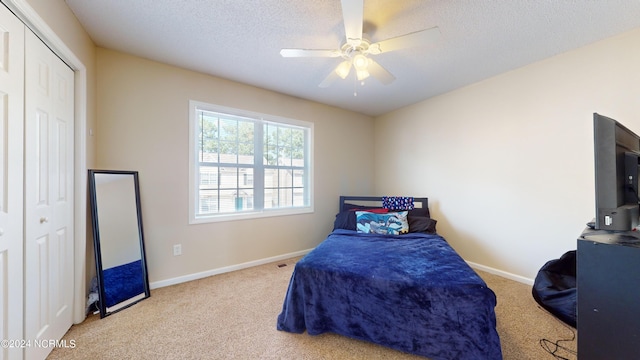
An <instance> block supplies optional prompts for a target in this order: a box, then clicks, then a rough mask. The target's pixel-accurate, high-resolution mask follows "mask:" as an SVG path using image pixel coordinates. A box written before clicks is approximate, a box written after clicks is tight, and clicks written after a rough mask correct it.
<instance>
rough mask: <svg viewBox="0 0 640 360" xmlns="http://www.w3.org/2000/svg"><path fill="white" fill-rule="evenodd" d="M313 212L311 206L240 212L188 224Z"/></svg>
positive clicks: (205, 217) (196, 220)
mask: <svg viewBox="0 0 640 360" xmlns="http://www.w3.org/2000/svg"><path fill="white" fill-rule="evenodd" d="M313 212H314V210H313V207H312V206H307V207H298V208H288V209H273V210H271V209H270V210H262V211H248V212H242V213H231V214H221V215H211V216H198V217H196V218H195V219H194V218H190V219H189V224H190V225H196V224H208V223H216V222H224V221H235V220H250V219H260V218H266V217H274V216H290V215H301V214H310V213H313Z"/></svg>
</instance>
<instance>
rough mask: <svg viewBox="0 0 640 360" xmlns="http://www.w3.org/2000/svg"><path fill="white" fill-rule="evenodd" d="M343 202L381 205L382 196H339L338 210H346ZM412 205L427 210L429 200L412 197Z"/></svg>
mask: <svg viewBox="0 0 640 360" xmlns="http://www.w3.org/2000/svg"><path fill="white" fill-rule="evenodd" d="M345 204H353V205H361V206H382V196H340V207H339V208H338V209H340V211H345V210H348V207H347V206H345ZM413 206H414V207H415V208H416V209H426V211H427V212H428V209H429V201H428V199H427V198H426V197H414V198H413Z"/></svg>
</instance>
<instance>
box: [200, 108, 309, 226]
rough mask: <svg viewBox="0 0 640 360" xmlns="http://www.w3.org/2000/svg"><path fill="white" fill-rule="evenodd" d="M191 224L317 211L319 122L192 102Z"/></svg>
mask: <svg viewBox="0 0 640 360" xmlns="http://www.w3.org/2000/svg"><path fill="white" fill-rule="evenodd" d="M189 118H190V140H189V141H190V151H189V156H190V164H191V165H190V171H189V183H190V186H189V195H190V200H189V202H190V204H189V205H190V206H189V207H190V211H189V221H190V223H200V222H209V221H220V220H231V219H246V218H252V217H263V216H275V215H289V214H295V213H305V212H311V211H313V206H312V204H313V199H312V194H313V192H312V189H311V179H312V178H313V177H312V171H311V169H312V151H311V150H312V146H311V145H312V144H311V143H312V139H313V124H311V123H308V122H303V121H299V120H292V119H284V118H280V117H276V116H270V115H264V114H257V113H251V112H247V111H243V110H238V109H232V108H226V107H221V106H217V105H211V104H205V103H201V102H197V101H190V102H189Z"/></svg>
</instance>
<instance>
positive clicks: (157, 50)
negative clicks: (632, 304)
mask: <svg viewBox="0 0 640 360" xmlns="http://www.w3.org/2000/svg"><path fill="white" fill-rule="evenodd" d="M65 2H66V3H67V4H68V6H69V7H70V8H71V10H72V11H73V12H74V13H75V15H76V16H77V18H78V19H79V21H80V22H81V23H82V25H83V26H84V27H85V29H86V30H87V32H88V33H89V35H90V36H91V38H92V39H93V40H94V41H95V43H96V44H97V45H98V46H101V47H104V48H108V49H114V50H118V51H122V52H125V53H129V54H133V55H136V56H140V57H143V58H146V59H151V60H156V61H159V62H163V63H167V64H171V65H175V66H179V67H182V68H186V69H192V70H195V71H199V72H202V73H206V74H211V75H214V76H218V77H222V78H226V79H230V80H234V81H238V82H241V83H246V84H250V85H254V86H257V87H261V88H265V89H269V90H273V91H277V92H280V93H284V94H288V95H292V96H296V97H300V98H304V99H309V100H314V101H318V102H321V103H325V104H329V105H333V106H337V107H341V108H345V109H350V110H353V111H357V112H361V113H364V114H368V115H372V116H376V115H380V114H383V113H386V112H389V111H392V110H395V109H397V108H400V107H403V106H406V105H409V104H412V103H416V102H418V101H421V100H424V99H426V98H429V97H432V96H436V95H439V94H442V93H445V92H448V91H451V90H453V89H456V88H459V87H462V86H465V85H468V84H471V83H474V82H477V81H480V80H482V79H486V78H488V77H491V76H494V75H497V74H500V73H503V72H505V71H509V70H512V69H515V68H518V67H521V66H524V65H527V64H530V63H533V62H536V61H538V60H541V59H544V58H547V57H550V56H553V55H556V54H559V53H562V52H565V51H569V50H572V49H575V48H578V47H581V46H584V45H587V44H589V43H593V42H595V41H598V40H601V39H605V38H608V37H611V36H614V35H617V34H620V33H622V32H626V31H629V30H631V29H634V28H637V27H640V1H639V0H403V1H398V0H364V32H365V33H366V34H367V35H368V36H369V38H370V39H371V40H372V41H373V42H376V41H380V40H384V39H387V38H391V37H395V36H399V35H404V34H406V33H410V32H414V31H418V30H422V29H426V28H431V27H434V26H438V27H439V29H440V32H441V34H442V36H441V39H440V40H439V41H437V42H435V43H432V44H426V45H425V46H421V47H417V48H411V49H404V50H398V51H394V52H389V53H383V54H379V55H375V60H376V61H377V62H378V63H379V64H381V65H382V66H384V67H385V68H386V69H387V70H388V71H389V72H391V73H392V74H393V75H394V76H395V77H396V80H395V81H394V82H392V83H391V84H389V85H382V84H381V83H380V82H378V81H377V80H375V79H371V78H370V79H367V80H365V82H364V85H361V84H360V83H359V82H356V80H355V75H354V74H353V72H352V73H351V75H350V77H347V78H346V79H345V80H341V79H338V81H336V82H334V83H333V84H331V86H329V87H327V88H320V87H318V84H319V83H320V82H322V80H323V79H324V78H325V77H326V76H327V75H328V74H329V73H330V72H331V71H332V70H333V69H334V68H335V67H336V66H337V65H338V63H339V62H340V61H341V59H339V58H282V57H281V56H280V54H279V51H280V49H282V48H307V49H336V48H339V47H340V45H341V44H342V43H343V42H344V38H345V35H344V25H343V22H342V11H341V4H340V0H313V1H305V0H91V1H88V0H65ZM639 46H640V44H639ZM354 90H355V91H356V92H357V96H354Z"/></svg>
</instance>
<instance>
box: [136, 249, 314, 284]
mask: <svg viewBox="0 0 640 360" xmlns="http://www.w3.org/2000/svg"><path fill="white" fill-rule="evenodd" d="M311 250H313V249H307V250H301V251H296V252H292V253H288V254H283V255H278V256H273V257H269V258H265V259H259V260H254V261H249V262H245V263H242V264H236V265H230V266H225V267H221V268H217V269H211V270H207V271H203V272H199V273H195V274H189V275H184V276H178V277H175V278H171V279H167V280H160V281H154V282H152V283H150V284H149V287H150V288H151V289H157V288H161V287H165V286H171V285H176V284H180V283H183V282H187V281H192V280H198V279H202V278H206V277H209V276H212V275H218V274H223V273H227V272H231V271H236V270H242V269H246V268H250V267H253V266H258V265H264V264H268V263H272V262H276V261H280V260H286V259H290V258H293V257H296V256H302V255H306V254H307V253H308V252H309V251H311Z"/></svg>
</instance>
